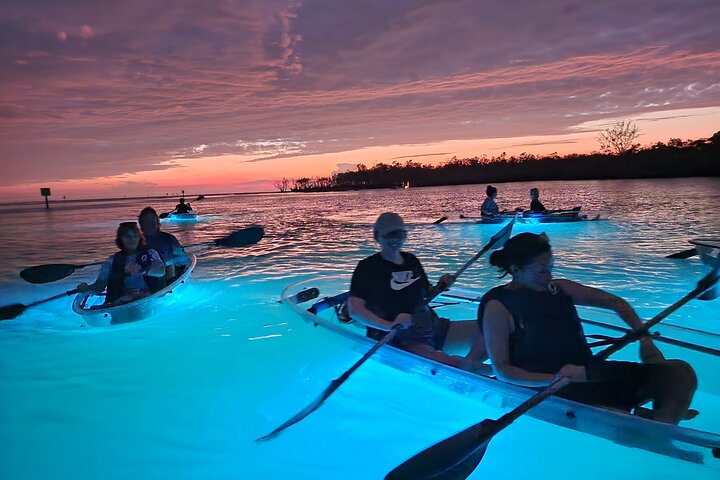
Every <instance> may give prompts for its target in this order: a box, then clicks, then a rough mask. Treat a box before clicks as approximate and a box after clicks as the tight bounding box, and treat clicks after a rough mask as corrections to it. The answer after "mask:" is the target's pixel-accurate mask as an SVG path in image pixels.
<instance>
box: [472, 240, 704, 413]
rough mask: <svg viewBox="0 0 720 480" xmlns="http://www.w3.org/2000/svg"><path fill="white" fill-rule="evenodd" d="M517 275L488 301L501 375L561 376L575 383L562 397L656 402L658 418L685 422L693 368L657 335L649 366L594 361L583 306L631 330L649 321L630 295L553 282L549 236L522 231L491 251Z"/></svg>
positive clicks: (537, 382)
mask: <svg viewBox="0 0 720 480" xmlns="http://www.w3.org/2000/svg"><path fill="white" fill-rule="evenodd" d="M490 263H491V264H492V265H494V266H496V267H498V268H499V269H500V270H501V271H502V272H503V273H504V274H506V275H507V274H509V275H511V276H512V280H511V281H510V283H508V284H506V285H502V286H499V287H496V288H493V289H492V290H490V291H489V292H488V293H487V294H486V295H485V296H484V297H483V299H482V302H481V305H480V308H479V310H478V320H479V322H480V327H481V328H482V330H483V333H484V335H485V340H486V345H487V351H488V354H489V356H490V359H491V360H492V363H493V369H494V371H495V374H496V375H497V377H498V378H499V379H501V380H503V381H506V382H509V383H514V384H518V385H523V386H526V387H531V388H542V387H545V386H547V385H549V384H550V383H552V382H553V381H554V380H555V379H556V378H557V377H558V376H564V377H568V378H570V380H571V381H572V382H573V383H571V384H570V385H568V386H567V387H566V388H565V389H563V390H561V391H560V392H559V393H558V395H559V396H562V397H566V398H569V399H572V400H576V401H579V402H583V403H590V404H594V405H601V406H606V407H612V408H617V409H621V410H626V411H630V410H631V409H633V408H636V407H639V406H640V405H642V404H644V403H645V402H647V401H650V400H652V401H653V407H654V411H653V418H655V419H656V420H660V421H665V422H670V423H677V422H678V421H679V420H680V419H682V418H684V417H685V415H686V414H687V409H688V407H689V405H690V402H691V400H692V397H693V394H694V392H695V387H696V379H695V375H694V372H693V370H692V368H691V367H690V366H689V365H688V364H687V363H685V362H682V361H678V360H670V361H668V360H665V358H664V357H663V355H662V353H661V352H660V351H659V350H658V349H657V347H656V346H655V345H654V344H653V341H652V338H651V337H649V336H644V337H642V339H641V340H640V358H641V359H642V361H643V363H642V364H638V363H631V362H615V361H600V360H597V359H593V357H592V352H591V351H590V348H589V347H588V345H587V342H586V341H585V336H584V332H583V329H582V324H581V323H580V319H579V317H578V314H577V310H576V309H575V305H589V306H594V307H600V308H606V309H609V310H612V311H614V312H616V313H617V314H618V316H619V317H620V318H622V319H623V320H624V321H625V322H626V323H627V324H628V325H629V326H630V327H631V328H633V329H635V328H639V327H641V326H642V321H641V320H640V318H639V317H638V315H637V313H636V312H635V310H633V308H632V307H631V306H630V305H629V304H628V303H627V302H626V301H625V300H623V299H622V298H620V297H617V296H616V295H613V294H611V293H609V292H606V291H603V290H600V289H597V288H592V287H587V286H585V285H581V284H579V283H577V282H573V281H570V280H553V278H552V266H553V256H552V250H551V247H550V242H549V240H548V238H547V236H546V235H545V234H542V235H535V234H532V233H522V234H519V235H516V236H515V237H513V238H511V239H510V240H508V242H507V243H506V244H505V246H504V248H503V249H501V250H497V251H496V252H494V253H493V254H492V255H491V256H490Z"/></svg>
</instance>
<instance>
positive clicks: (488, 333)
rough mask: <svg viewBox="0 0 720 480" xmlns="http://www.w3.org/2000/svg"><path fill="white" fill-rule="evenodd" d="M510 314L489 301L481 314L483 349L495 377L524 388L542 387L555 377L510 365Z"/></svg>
mask: <svg viewBox="0 0 720 480" xmlns="http://www.w3.org/2000/svg"><path fill="white" fill-rule="evenodd" d="M512 321H513V320H512V316H511V315H510V312H509V311H508V310H507V309H506V308H505V307H504V306H503V304H502V303H500V302H498V301H497V300H490V301H489V302H488V304H487V305H486V306H485V312H484V313H483V333H484V334H485V347H486V349H487V352H488V355H489V356H490V360H491V362H492V366H493V370H494V372H495V375H496V376H497V377H498V378H499V379H501V380H502V381H504V382H507V383H514V384H515V385H521V386H524V387H544V386H547V385H549V384H551V383H552V382H553V381H554V380H555V375H553V374H547V373H535V372H529V371H527V370H525V369H522V368H519V367H516V366H514V365H511V364H510V334H511V330H510V328H511V327H510V326H511V324H512Z"/></svg>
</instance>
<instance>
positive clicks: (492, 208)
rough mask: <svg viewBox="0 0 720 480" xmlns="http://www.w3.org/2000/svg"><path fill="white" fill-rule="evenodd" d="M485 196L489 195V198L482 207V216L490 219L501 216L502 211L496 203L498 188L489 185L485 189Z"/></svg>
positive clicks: (486, 198)
mask: <svg viewBox="0 0 720 480" xmlns="http://www.w3.org/2000/svg"><path fill="white" fill-rule="evenodd" d="M485 195H487V197H485V200H484V201H483V203H482V206H481V207H480V215H481V216H483V217H490V218H492V217H495V216H497V215H499V214H500V209H499V208H498V206H497V203H495V198H497V188H495V187H493V186H492V185H488V186H487V188H486V189H485Z"/></svg>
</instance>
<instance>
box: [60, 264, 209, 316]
mask: <svg viewBox="0 0 720 480" xmlns="http://www.w3.org/2000/svg"><path fill="white" fill-rule="evenodd" d="M196 264H197V258H196V257H195V255H193V254H192V253H191V254H188V266H187V268H186V269H185V271H184V272H183V273H182V275H180V276H179V277H178V278H176V279H175V281H173V282H172V283H170V284H169V285H167V286H166V287H165V288H163V289H162V290H159V291H157V292H155V293H153V294H152V295H148V296H147V297H143V298H141V299H139V300H135V301H134V302H130V303H125V304H122V305H116V306H112V307H103V306H102V305H103V303H104V302H105V295H104V294H101V295H95V294H93V293H90V292H86V293H78V294H77V295H76V296H75V299H74V300H73V303H72V309H73V311H74V312H75V313H77V314H78V315H80V316H81V317H83V319H84V320H85V322H86V323H87V324H88V325H92V326H94V327H105V326H109V325H117V324H120V323H129V322H137V321H138V320H143V319H144V318H147V317H149V316H151V315H153V314H155V313H160V312H161V311H162V309H163V308H164V307H165V306H166V305H167V304H168V303H169V302H170V301H172V300H173V299H174V297H176V296H177V292H178V291H179V290H181V289H182V288H183V287H184V286H185V285H186V284H187V283H188V282H189V281H190V275H191V274H192V271H193V270H194V269H195V265H196Z"/></svg>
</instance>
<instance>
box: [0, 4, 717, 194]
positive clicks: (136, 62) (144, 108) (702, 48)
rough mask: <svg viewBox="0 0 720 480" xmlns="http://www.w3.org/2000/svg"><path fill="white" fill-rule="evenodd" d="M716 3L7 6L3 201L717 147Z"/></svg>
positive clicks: (0, 124)
mask: <svg viewBox="0 0 720 480" xmlns="http://www.w3.org/2000/svg"><path fill="white" fill-rule="evenodd" d="M718 25H720V1H718V0H708V1H700V0H683V1H677V0H668V1H665V0H658V1H630V2H628V1H627V0H604V1H583V2H572V1H569V0H564V1H556V0H544V1H537V0H505V1H502V2H489V1H477V0H468V1H462V0H457V1H436V2H433V1H405V0H301V1H280V0H237V1H230V0H223V1H220V0H218V1H212V0H204V1H203V0H200V1H179V0H178V1H165V0H153V1H146V0H145V1H137V0H125V1H122V2H102V1H96V0H62V1H59V0H33V1H28V0H4V1H3V6H2V8H1V9H0V200H2V201H11V200H24V199H35V198H38V199H39V191H38V189H39V187H41V186H49V187H52V189H53V196H54V197H57V196H62V195H67V196H68V198H87V197H103V196H117V195H128V196H130V195H154V194H164V193H166V192H168V191H179V190H180V189H181V188H184V189H185V190H186V191H188V192H195V193H210V192H230V191H233V192H239V191H262V190H272V189H273V188H272V181H273V180H274V179H277V178H280V177H283V176H288V177H297V176H313V175H327V174H330V173H331V172H333V171H337V170H338V169H346V168H351V167H352V166H353V165H355V164H357V163H365V164H367V165H372V164H374V163H377V162H380V161H385V162H389V161H393V160H395V159H399V160H402V161H404V160H405V159H409V158H414V159H416V160H418V161H422V162H441V161H444V160H446V159H448V158H449V157H452V156H461V157H462V156H475V155H482V154H487V155H499V154H500V153H502V152H503V151H505V152H507V153H508V154H511V153H521V152H529V153H550V152H558V153H560V154H563V153H570V152H589V151H592V150H595V149H597V148H598V146H597V141H596V135H597V132H598V130H599V129H602V128H603V127H604V126H606V125H608V124H609V123H611V122H613V121H615V120H617V119H633V120H635V121H636V122H637V124H638V126H639V127H640V130H641V133H642V136H641V137H640V139H639V141H640V142H641V143H643V144H647V143H651V142H654V141H658V140H662V141H667V140H668V139H669V138H670V137H679V138H685V139H687V138H699V137H707V136H710V135H712V134H713V133H715V132H716V131H718V130H720V34H719V31H720V29H719V28H718Z"/></svg>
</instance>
